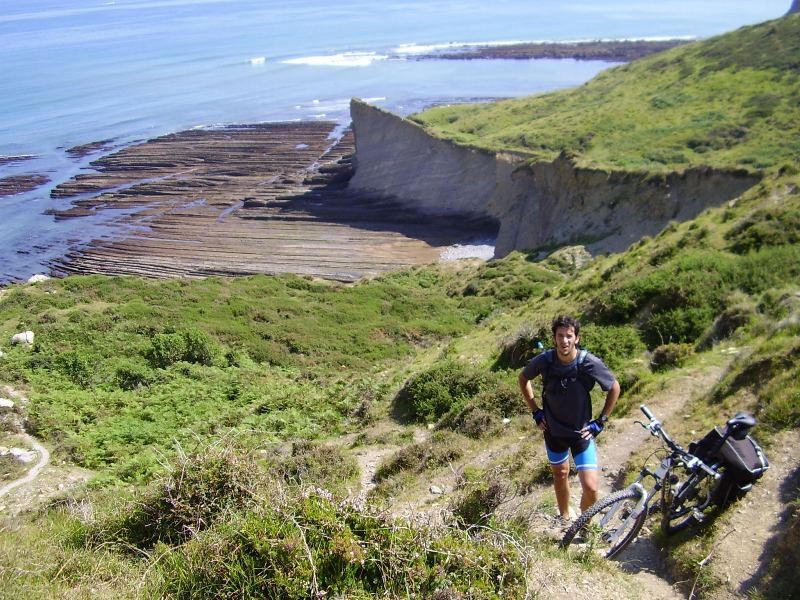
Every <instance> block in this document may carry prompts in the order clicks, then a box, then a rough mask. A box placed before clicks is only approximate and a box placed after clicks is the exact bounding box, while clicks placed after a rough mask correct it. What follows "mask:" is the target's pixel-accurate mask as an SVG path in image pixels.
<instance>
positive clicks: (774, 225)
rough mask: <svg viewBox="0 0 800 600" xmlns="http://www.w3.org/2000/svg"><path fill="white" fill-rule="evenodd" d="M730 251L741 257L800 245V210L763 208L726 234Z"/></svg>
mask: <svg viewBox="0 0 800 600" xmlns="http://www.w3.org/2000/svg"><path fill="white" fill-rule="evenodd" d="M725 239H726V240H727V241H729V242H730V249H731V250H732V251H733V252H736V253H738V254H745V253H747V252H750V251H751V250H759V249H760V248H762V247H765V246H782V245H787V244H797V243H798V242H800V210H798V209H796V208H795V209H792V208H790V207H780V208H762V209H759V210H757V211H755V212H754V213H753V214H751V215H750V216H749V217H747V218H746V219H744V220H743V221H742V222H740V223H739V224H738V225H737V226H736V227H734V228H733V229H731V230H730V231H728V233H726V234H725Z"/></svg>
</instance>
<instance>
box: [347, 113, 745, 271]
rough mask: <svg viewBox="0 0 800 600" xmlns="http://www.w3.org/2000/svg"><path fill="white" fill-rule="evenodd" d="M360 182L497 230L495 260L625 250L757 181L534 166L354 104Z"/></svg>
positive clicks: (741, 176) (565, 163)
mask: <svg viewBox="0 0 800 600" xmlns="http://www.w3.org/2000/svg"><path fill="white" fill-rule="evenodd" d="M351 117H352V119H353V131H354V133H355V143H356V155H355V161H354V165H355V175H354V176H353V178H352V179H351V180H350V184H349V187H350V188H351V189H353V190H355V191H358V192H362V193H370V194H374V195H376V196H379V197H386V198H392V199H395V200H399V201H401V202H403V203H404V204H406V205H408V206H409V207H410V208H414V209H416V210H421V211H423V212H426V213H429V214H431V215H432V216H437V217H449V218H460V217H462V218H463V217H469V218H475V217H483V218H488V219H492V220H494V221H495V222H496V223H497V224H498V234H497V241H496V244H495V256H497V257H501V256H505V255H506V254H508V253H509V252H511V251H513V250H526V249H531V248H536V247H539V246H543V245H569V244H582V245H585V246H586V247H587V249H589V251H590V252H592V253H597V252H607V251H619V250H623V249H625V248H626V247H628V246H629V245H630V244H631V243H633V242H635V241H636V240H638V239H640V238H641V237H642V236H644V235H655V234H657V233H658V232H659V231H661V229H663V227H664V226H665V225H666V224H667V223H668V222H670V221H672V220H676V221H683V220H687V219H691V218H693V217H695V216H697V215H698V214H699V213H700V212H702V210H703V209H705V208H706V207H709V206H717V205H720V204H722V203H724V202H727V201H729V200H731V199H732V198H735V197H737V196H739V195H740V194H742V193H743V192H744V191H745V190H747V189H748V188H749V187H751V186H752V185H754V184H755V183H756V182H757V181H758V180H757V179H756V178H755V177H752V176H749V175H747V174H746V173H744V172H738V171H737V172H719V171H713V170H711V169H692V170H688V171H686V172H684V173H673V174H670V175H666V176H652V175H649V174H647V173H618V172H613V173H608V172H605V171H600V170H592V169H578V168H575V166H574V165H573V164H572V163H571V162H570V161H569V160H568V159H566V158H558V159H556V160H555V161H553V162H549V163H535V164H527V163H525V162H524V161H523V160H522V159H520V158H515V157H509V156H496V155H494V154H491V153H489V152H484V151H480V150H475V149H471V148H465V147H463V146H459V145H457V144H454V143H452V142H449V141H446V140H440V139H437V138H433V137H432V136H430V135H428V134H427V133H426V132H425V131H424V130H423V129H422V128H421V127H420V126H418V125H417V124H415V123H412V122H410V121H407V120H405V119H402V118H401V117H398V116H396V115H393V114H391V113H388V112H385V111H382V110H380V109H377V108H375V107H372V106H369V105H368V104H365V103H364V102H361V101H358V100H354V101H353V102H352V104H351Z"/></svg>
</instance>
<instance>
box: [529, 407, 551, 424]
mask: <svg viewBox="0 0 800 600" xmlns="http://www.w3.org/2000/svg"><path fill="white" fill-rule="evenodd" d="M531 417H533V420H534V421H536V425H537V426H538V427H539V429H546V428H547V422H546V421H545V420H544V411H543V410H542V409H541V408H539V409H536V410H535V411H533V412H532V413H531Z"/></svg>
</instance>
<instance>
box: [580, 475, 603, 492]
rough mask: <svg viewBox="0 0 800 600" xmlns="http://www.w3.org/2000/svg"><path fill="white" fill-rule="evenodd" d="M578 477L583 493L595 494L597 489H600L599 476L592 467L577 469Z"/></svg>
mask: <svg viewBox="0 0 800 600" xmlns="http://www.w3.org/2000/svg"><path fill="white" fill-rule="evenodd" d="M579 479H580V481H581V487H582V488H583V491H584V493H589V494H594V495H597V490H599V489H600V477H599V476H598V474H597V471H595V470H593V469H587V470H584V471H579Z"/></svg>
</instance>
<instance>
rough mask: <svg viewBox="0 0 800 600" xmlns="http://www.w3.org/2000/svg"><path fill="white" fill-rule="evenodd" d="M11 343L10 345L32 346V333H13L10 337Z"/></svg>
mask: <svg viewBox="0 0 800 600" xmlns="http://www.w3.org/2000/svg"><path fill="white" fill-rule="evenodd" d="M11 343H12V344H27V345H29V346H30V345H31V344H33V332H32V331H22V332H20V333H15V334H14V335H12V336H11Z"/></svg>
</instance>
